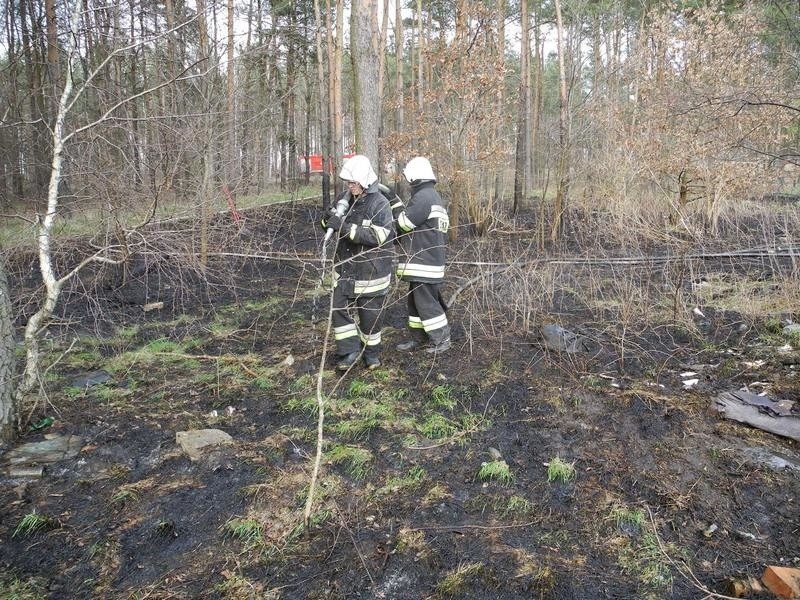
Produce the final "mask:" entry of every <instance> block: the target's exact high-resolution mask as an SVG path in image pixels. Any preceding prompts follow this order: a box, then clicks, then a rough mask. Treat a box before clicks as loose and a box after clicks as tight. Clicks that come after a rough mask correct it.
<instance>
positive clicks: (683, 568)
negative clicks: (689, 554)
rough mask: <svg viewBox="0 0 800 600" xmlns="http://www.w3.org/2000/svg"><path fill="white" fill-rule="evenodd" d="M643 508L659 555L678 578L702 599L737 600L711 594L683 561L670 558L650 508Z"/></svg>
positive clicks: (731, 597) (715, 593) (714, 593)
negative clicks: (673, 568) (648, 518)
mask: <svg viewBox="0 0 800 600" xmlns="http://www.w3.org/2000/svg"><path fill="white" fill-rule="evenodd" d="M645 508H647V514H648V515H649V516H650V525H652V527H653V535H654V536H655V538H656V542H657V543H658V549H659V550H660V551H661V554H662V555H663V556H664V558H666V559H667V561H669V563H670V564H671V565H672V566H673V567H675V570H676V571H678V573H679V574H680V576H681V577H683V578H684V579H685V580H686V581H688V582H689V583H691V584H692V585H693V586H694V587H695V588H697V589H698V590H700V591H701V592H703V593H704V594H706V595H705V596H703V598H704V599H705V598H722V599H723V600H737V599H736V598H734V597H733V596H726V595H724V594H718V593H717V592H712V591H711V590H710V589H708V588H707V587H706V586H704V585H703V584H702V583H701V582H700V580H699V579H698V578H697V576H696V575H695V574H694V572H693V571H692V569H691V568H690V567H689V565H687V564H686V563H685V562H684V561H680V562H678V561H676V560H675V559H674V558H672V557H671V556H670V555H669V553H668V552H667V551H666V549H665V548H664V544H663V543H662V542H661V538H660V537H659V536H658V530H657V528H656V522H655V519H654V518H653V513H652V512H651V511H650V507H649V506H646V507H645Z"/></svg>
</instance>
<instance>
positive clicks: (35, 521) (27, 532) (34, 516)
mask: <svg viewBox="0 0 800 600" xmlns="http://www.w3.org/2000/svg"><path fill="white" fill-rule="evenodd" d="M59 526H60V523H59V522H58V521H57V520H56V519H53V518H51V517H48V516H46V515H42V514H39V513H37V512H36V511H33V512H30V513H28V514H27V515H25V516H24V517H22V520H21V521H20V522H19V524H18V525H17V527H16V529H14V533H12V534H11V537H12V538H15V537H30V536H32V535H34V534H35V533H38V532H40V531H48V530H50V529H56V528H58V527H59Z"/></svg>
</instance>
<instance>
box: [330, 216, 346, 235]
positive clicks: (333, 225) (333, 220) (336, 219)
mask: <svg viewBox="0 0 800 600" xmlns="http://www.w3.org/2000/svg"><path fill="white" fill-rule="evenodd" d="M342 223H343V221H342V217H340V216H339V215H337V214H333V215H331V216H330V217H328V221H327V227H328V228H329V229H333V230H334V231H339V230H340V229H341V228H342Z"/></svg>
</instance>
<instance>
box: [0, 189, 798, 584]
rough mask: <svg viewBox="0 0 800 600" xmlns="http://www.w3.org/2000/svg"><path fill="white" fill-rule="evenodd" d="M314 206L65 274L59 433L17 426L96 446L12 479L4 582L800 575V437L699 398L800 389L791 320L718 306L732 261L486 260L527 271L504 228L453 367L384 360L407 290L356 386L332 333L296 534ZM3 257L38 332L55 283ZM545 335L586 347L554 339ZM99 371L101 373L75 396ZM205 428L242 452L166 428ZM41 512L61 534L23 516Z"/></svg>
mask: <svg viewBox="0 0 800 600" xmlns="http://www.w3.org/2000/svg"><path fill="white" fill-rule="evenodd" d="M316 221H317V215H316V210H315V208H314V207H313V206H310V205H303V204H297V205H286V206H283V207H277V208H271V209H263V210H259V211H253V212H250V213H249V214H248V215H247V223H246V228H245V230H244V231H240V230H239V229H238V227H236V226H234V225H233V224H230V223H228V222H226V220H225V219H224V218H220V221H219V222H218V223H216V224H215V229H214V231H213V236H212V245H211V247H212V248H213V249H214V251H213V252H212V255H211V257H210V261H209V264H208V266H207V267H205V268H203V267H201V266H199V265H198V264H197V263H196V261H195V260H194V259H192V260H188V259H187V258H186V252H184V251H183V250H184V249H185V248H188V247H190V246H191V243H190V241H187V240H183V241H182V242H181V243H180V244H179V243H177V242H176V239H180V238H179V237H178V238H176V237H175V236H178V235H179V234H175V233H172V232H171V233H169V234H167V233H164V235H163V236H162V238H161V239H158V236H157V235H156V234H155V233H154V234H153V239H152V241H151V242H149V243H148V244H147V246H146V247H145V248H140V253H139V254H137V255H135V257H134V259H133V260H132V262H131V264H130V265H129V267H128V268H127V269H124V270H119V269H117V270H113V271H112V270H104V269H97V270H94V271H92V272H87V273H86V274H85V275H84V276H83V277H82V278H81V279H80V280H76V281H75V282H73V283H72V284H71V286H70V287H69V288H68V289H67V290H66V292H65V297H64V299H63V302H62V303H61V304H60V307H59V312H58V318H57V319H56V321H55V323H54V325H53V327H52V328H51V332H50V334H49V335H48V337H47V340H46V344H45V345H46V351H47V353H46V357H45V358H46V359H47V360H49V361H55V360H57V361H58V362H57V363H56V365H55V366H54V367H53V368H52V369H51V370H50V371H48V375H47V377H46V378H45V379H44V388H45V391H46V395H45V396H43V397H42V399H41V400H40V402H39V404H38V405H37V406H36V407H35V409H34V412H33V414H32V415H31V419H30V420H31V422H32V423H36V422H37V421H39V420H40V419H42V418H44V417H47V416H52V417H54V419H55V421H54V423H53V424H52V425H51V426H49V427H45V428H44V429H42V430H31V431H28V432H27V433H25V435H23V436H22V437H21V439H20V442H21V443H24V442H35V441H40V440H43V439H45V436H47V435H49V436H52V435H77V436H80V438H81V439H82V447H81V450H80V452H79V453H78V454H77V455H76V456H74V457H71V458H69V459H65V460H61V461H57V462H55V463H53V464H50V465H48V466H47V467H46V468H45V470H44V474H43V476H42V477H41V478H33V479H25V478H11V477H4V478H3V479H2V480H1V481H0V503H1V504H2V509H0V510H1V511H2V512H1V513H0V515H1V517H0V565H2V569H1V570H2V573H3V575H2V576H0V582H2V583H0V592H4V593H9V594H10V593H11V592H15V593H20V594H21V595H20V596H19V597H26V596H25V595H22V594H30V595H29V596H27V597H47V598H95V597H97V598H145V597H146V598H348V599H349V598H398V599H399V598H408V599H417V598H487V599H489V598H491V599H495V598H520V597H536V598H554V599H555V598H564V599H568V598H569V599H589V598H687V599H688V598H700V597H704V596H707V595H708V594H709V593H711V592H719V593H722V592H725V591H726V590H727V589H728V587H727V586H728V584H729V582H730V581H732V580H746V579H747V578H750V577H755V578H758V577H760V576H761V574H762V573H763V570H764V567H765V565H784V566H798V567H800V518H799V517H800V509H799V508H798V502H800V456H798V454H800V451H799V450H798V447H797V443H796V442H793V441H791V440H789V439H786V438H782V437H779V436H776V435H773V434H769V433H766V432H763V431H759V430H757V429H753V428H750V427H747V426H745V425H740V424H736V423H733V422H729V421H725V420H722V419H720V418H719V416H718V415H716V414H714V413H713V412H712V411H710V410H709V406H710V404H711V402H712V400H713V398H714V397H715V396H716V395H717V394H718V393H720V392H722V391H727V390H738V389H740V388H742V387H743V386H747V387H748V389H750V390H751V391H761V390H764V391H767V392H768V393H769V394H770V395H772V396H774V397H779V398H783V399H787V400H790V401H795V402H796V403H800V380H799V379H798V375H797V370H798V368H800V367H798V365H799V364H800V357H799V356H800V355H799V354H798V352H799V351H800V349H798V348H797V347H796V346H795V347H793V346H792V342H793V341H794V342H795V343H796V340H795V339H794V338H783V337H782V334H781V331H780V328H779V327H777V326H776V325H775V323H776V319H778V320H779V318H780V317H786V316H792V315H793V316H794V318H795V319H797V318H798V317H800V314H798V307H796V306H795V307H791V306H790V307H788V308H787V309H786V310H785V311H784V313H782V314H781V315H778V316H777V317H776V316H775V315H764V316H763V318H754V317H752V316H746V315H743V314H741V313H739V312H737V311H733V310H729V309H726V308H724V307H722V305H721V304H720V303H719V302H716V303H715V302H714V301H711V300H709V301H708V302H707V303H706V304H705V305H704V304H701V301H702V300H703V298H705V296H703V295H702V294H701V292H702V289H701V288H702V285H701V284H702V282H703V281H705V280H707V279H709V278H708V277H707V275H709V274H719V273H726V272H730V271H732V270H734V269H732V268H729V263H730V261H727V262H726V261H724V260H718V261H717V262H714V261H696V262H693V263H692V265H691V269H689V270H687V271H686V272H685V273H682V274H681V273H680V269H674V268H673V267H672V266H664V265H663V264H662V263H659V266H658V267H657V268H655V269H654V268H653V267H652V265H650V267H645V268H637V267H633V268H628V269H626V268H623V267H614V266H609V267H608V268H605V269H604V268H603V267H602V266H594V267H593V270H592V271H591V272H588V271H587V268H586V267H585V266H580V265H575V266H573V267H569V266H566V267H563V266H562V267H559V269H558V274H557V275H553V273H552V269H551V270H550V271H549V272H548V273H549V274H548V275H547V277H544V276H543V275H542V273H543V272H544V271H545V270H546V269H547V268H549V267H546V266H543V265H541V264H540V266H537V265H535V264H526V265H525V266H519V265H516V266H514V267H513V268H508V269H503V268H502V267H499V266H497V265H495V266H493V267H486V266H485V265H474V264H470V263H475V262H481V263H486V262H492V261H494V262H499V263H502V262H504V261H505V262H508V261H513V260H515V259H517V258H519V256H521V253H522V252H524V251H525V249H526V248H530V244H528V243H527V242H526V240H525V239H524V235H522V236H521V235H520V234H518V233H516V234H515V235H514V236H513V240H514V242H513V243H514V244H515V248H517V250H515V251H514V253H512V254H513V255H509V254H508V251H507V246H506V247H505V248H506V249H505V250H504V245H503V244H502V243H500V242H498V241H497V240H496V239H495V240H492V241H485V242H484V241H480V240H476V239H474V238H470V237H468V236H466V235H462V236H461V237H462V239H460V240H458V241H457V242H456V243H454V244H453V245H452V247H451V249H450V254H451V256H452V257H453V263H454V264H453V266H452V267H451V268H450V270H449V273H448V284H447V286H446V293H445V296H446V297H453V298H454V302H453V306H452V308H451V310H450V313H449V314H450V319H451V321H452V322H453V347H452V348H451V350H449V351H448V352H447V353H445V354H444V355H441V356H435V357H433V356H430V355H428V354H425V353H401V352H398V351H396V350H395V349H394V345H395V344H396V343H398V342H399V341H402V340H403V339H404V337H403V336H404V330H403V327H404V323H405V299H404V296H403V294H404V293H405V284H402V283H398V284H397V285H396V286H395V287H394V288H393V291H392V294H391V296H390V299H389V301H388V302H387V308H386V310H387V314H386V329H385V330H384V352H383V356H382V359H383V366H382V368H380V369H378V370H377V371H374V372H367V371H365V370H364V369H363V368H362V367H361V366H360V365H359V366H357V367H356V368H354V369H353V370H352V371H351V372H349V373H348V374H346V375H345V376H344V377H343V378H341V379H340V378H339V376H338V374H337V373H336V372H334V371H333V370H332V369H331V368H330V363H331V357H330V355H331V353H332V347H331V345H330V342H329V343H328V345H327V348H326V351H327V361H328V363H329V365H328V366H327V368H326V369H325V371H324V375H323V377H322V391H323V394H324V395H325V399H326V402H325V429H324V439H325V443H324V451H325V452H324V455H323V460H322V469H321V472H320V478H319V481H318V486H317V489H316V497H315V500H314V503H313V514H312V526H311V528H310V529H309V530H307V531H304V529H303V527H302V524H303V508H304V504H305V501H306V498H307V495H308V491H309V483H310V477H311V471H312V466H313V457H314V453H315V448H316V439H317V400H316V386H317V373H318V371H319V367H320V363H321V359H322V351H323V347H324V340H325V333H326V325H327V323H326V318H325V316H326V312H327V306H328V300H327V298H328V297H327V295H326V294H325V293H324V290H323V289H322V288H321V287H320V272H319V265H320V262H319V261H318V260H317V259H318V249H319V245H320V242H321V232H319V231H318V230H316V229H315V225H314V224H315V222H316ZM509 243H510V242H509ZM77 255H79V249H78V250H74V251H72V252H68V251H67V250H63V251H61V253H60V254H59V257H60V260H61V261H62V264H63V265H66V264H69V263H70V261H71V260H74V257H75V256H77ZM537 258H538V259H541V258H542V255H541V254H539V255H537ZM14 264H15V268H14V269H12V273H11V275H12V286H13V287H14V289H15V290H16V297H15V300H16V306H17V309H18V314H19V317H20V318H19V324H20V325H21V324H22V323H23V322H24V320H25V318H26V316H27V315H29V314H31V312H32V310H33V307H34V304H33V303H32V302H30V301H29V294H30V292H31V290H33V289H35V285H36V283H35V282H36V278H35V270H34V271H32V270H31V269H30V268H29V265H27V264H26V263H25V261H24V259H23V258H22V257H20V258H18V261H17V262H16V263H14ZM328 265H330V263H329V262H328ZM748 265H750V263H744V262H740V263H737V265H736V267H737V269H738V271H737V273H738V275H737V276H742V275H743V274H744V275H746V274H747V273H750V272H752V273H753V278H752V279H753V281H754V282H760V283H761V284H763V285H762V287H761V288H759V289H764V290H766V291H765V292H764V293H769V289H770V288H769V286H770V285H772V284H773V283H784V282H785V280H784V279H781V277H783V274H782V272H781V267H780V265H777V266H775V265H772V266H771V264H770V263H769V262H767V263H766V267H764V265H763V264H762V263H759V264H758V265H757V268H755V267H754V268H752V269H748ZM482 270H483V271H482ZM701 271H702V272H701ZM481 273H483V276H482V277H479V276H478V275H479V274H481ZM704 277H705V279H704ZM795 281H796V280H795ZM552 282H556V283H558V285H557V286H555V287H552V288H548V286H547V285H546V284H552ZM486 286H489V287H486ZM709 298H710V297H709ZM600 299H602V300H603V302H604V303H601V302H600ZM714 300H715V301H716V300H719V299H718V298H717V299H714ZM154 302H163V303H164V305H163V307H161V308H154V309H152V310H148V311H147V312H145V311H143V309H142V306H143V305H145V304H148V303H154ZM696 303H697V306H698V308H699V310H700V313H702V316H700V315H697V314H694V313H692V312H691V309H692V307H693V306H695V304H696ZM645 305H646V306H645ZM792 311H794V313H793V312H792ZM770 319H771V320H772V321H770ZM546 322H549V323H558V324H560V325H561V326H563V327H564V328H566V329H568V330H570V331H572V332H575V333H577V334H578V335H580V336H581V338H582V339H583V340H584V342H585V344H584V346H583V347H582V349H581V351H580V352H577V353H567V352H559V351H557V350H554V349H551V348H548V347H547V346H546V345H545V344H544V343H543V341H542V339H541V338H540V336H539V335H538V334H537V332H538V330H539V327H540V326H541V325H542V324H544V323H546ZM787 346H788V349H787V348H786V347H787ZM67 350H68V351H67ZM65 351H67V352H66V354H65ZM92 371H103V372H105V373H107V374H109V375H110V379H109V380H108V381H106V382H105V383H102V384H100V385H94V386H90V387H86V386H84V387H77V386H75V385H74V383H75V381H76V378H77V377H79V376H80V375H82V374H86V373H88V372H92ZM686 373H694V375H692V376H689V375H686ZM690 378H696V379H697V380H698V382H697V383H696V384H694V385H692V386H689V387H687V386H685V385H684V381H685V380H687V379H690ZM796 406H797V404H796ZM206 428H214V429H219V430H222V431H224V432H226V433H228V434H229V435H230V436H231V437H232V443H231V444H228V445H220V446H216V447H214V448H212V449H211V450H208V451H206V452H204V453H203V454H202V455H201V456H200V457H199V458H197V459H192V458H190V457H189V456H187V454H186V453H185V452H183V451H182V450H181V449H180V448H179V446H178V445H177V444H176V432H178V431H187V430H196V429H206ZM776 457H777V458H779V459H782V460H783V463H781V462H780V461H775V460H773V459H774V458H776ZM559 464H563V465H564V466H563V470H561V471H559V470H558V469H557V467H558V465H559ZM778 465H780V466H778ZM32 514H35V515H38V516H40V517H42V521H43V522H42V524H41V526H40V527H39V528H38V529H37V530H32V531H28V530H26V529H25V528H24V527H21V524H22V523H23V522H24V520H25V518H26V517H30V515H32ZM9 590H10V591H9ZM20 590H21V591H20ZM37 594H38V596H37ZM750 597H757V596H755V595H751V596H750Z"/></svg>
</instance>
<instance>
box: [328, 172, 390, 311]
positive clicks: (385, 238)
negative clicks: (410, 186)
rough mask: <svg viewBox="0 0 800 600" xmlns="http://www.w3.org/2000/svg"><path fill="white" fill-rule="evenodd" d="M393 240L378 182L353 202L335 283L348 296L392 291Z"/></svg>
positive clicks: (342, 236) (341, 234) (342, 234)
mask: <svg viewBox="0 0 800 600" xmlns="http://www.w3.org/2000/svg"><path fill="white" fill-rule="evenodd" d="M393 240H394V230H393V227H392V211H391V208H390V207H389V201H388V200H387V199H386V196H384V195H383V194H382V193H381V192H380V190H379V188H378V183H377V182H375V183H373V184H372V185H370V186H369V187H368V188H367V189H366V190H365V191H364V193H362V194H361V196H359V197H358V198H357V199H356V200H355V202H352V201H351V204H350V208H349V209H348V211H347V214H346V215H345V217H344V223H343V225H342V228H341V230H340V231H339V242H338V244H337V245H336V262H337V263H339V264H338V266H337V267H336V273H335V274H334V280H335V285H336V286H337V287H340V288H341V291H342V293H343V294H344V295H345V296H347V297H348V298H355V297H356V296H382V295H384V294H386V293H387V292H388V291H389V283H390V281H391V274H392V258H393V256H394V250H393V245H392V241H393Z"/></svg>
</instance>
